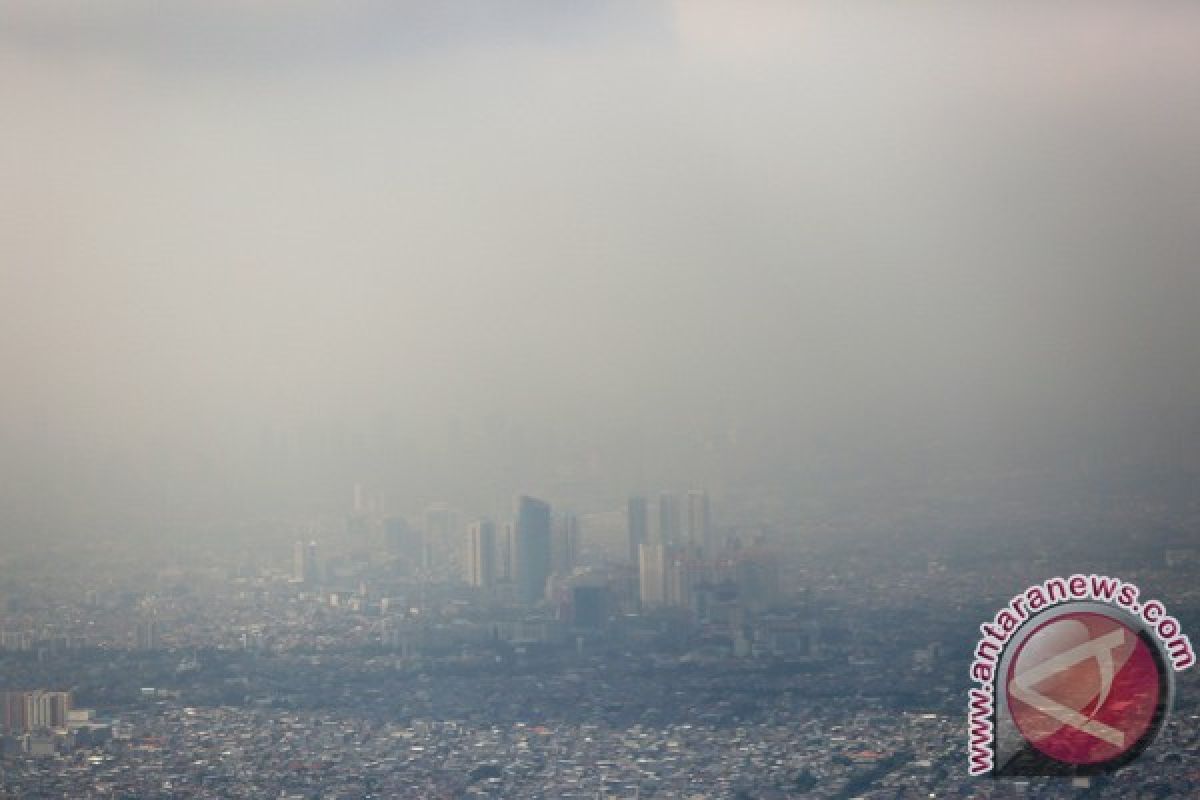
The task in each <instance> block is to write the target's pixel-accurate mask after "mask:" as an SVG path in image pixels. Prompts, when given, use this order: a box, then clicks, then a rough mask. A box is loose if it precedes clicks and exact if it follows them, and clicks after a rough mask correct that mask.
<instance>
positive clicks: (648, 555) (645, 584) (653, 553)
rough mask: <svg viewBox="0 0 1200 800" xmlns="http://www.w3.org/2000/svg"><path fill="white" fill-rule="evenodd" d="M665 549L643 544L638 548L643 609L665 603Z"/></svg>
mask: <svg viewBox="0 0 1200 800" xmlns="http://www.w3.org/2000/svg"><path fill="white" fill-rule="evenodd" d="M666 567H667V548H666V546H665V545H662V544H643V545H642V546H641V547H639V548H638V577H639V579H640V582H639V588H640V596H641V601H642V608H643V609H652V608H659V607H661V606H663V605H666V602H667V574H666Z"/></svg>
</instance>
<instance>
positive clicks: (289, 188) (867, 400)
mask: <svg viewBox="0 0 1200 800" xmlns="http://www.w3.org/2000/svg"><path fill="white" fill-rule="evenodd" d="M1197 41H1200V7H1197V6H1195V5H1194V4H1188V3H1175V4H1172V3H1163V4H1154V5H1150V4H1123V3H1103V2H1102V3H1093V4H1088V5H1086V6H1085V5H1075V4H1071V5H1062V6H1059V5H1055V4H1046V3H1037V4H1021V3H1013V4H996V5H995V6H994V7H992V8H990V9H984V8H977V7H975V6H974V5H971V6H969V7H968V6H966V5H964V4H950V3H947V4H936V3H928V4H903V5H901V4H878V5H872V4H862V5H856V6H855V8H853V9H847V8H843V7H842V4H803V3H795V2H757V3H746V2H739V3H733V2H716V0H680V2H675V3H667V2H662V3H659V2H641V3H633V2H628V3H625V2H595V3H584V2H565V3H535V2H525V1H524V0H522V1H521V2H514V3H505V4H495V3H484V2H479V3H455V2H449V3H440V2H439V3H433V2H428V3H390V2H387V3H385V2H374V1H372V0H361V1H360V2H338V3H318V2H306V1H302V2H294V3H282V2H233V0H206V1H205V2H199V0H197V1H196V2H179V3H172V4H169V5H163V4H160V3H152V2H134V1H133V0H113V1H112V2H106V3H89V2H57V1H54V0H52V1H51V2H44V1H41V0H39V2H10V3H6V4H5V6H4V8H3V10H2V11H0V97H2V98H3V100H4V104H3V107H4V121H3V124H2V125H0V374H2V375H3V376H4V391H3V392H0V442H2V443H3V445H4V446H3V450H2V451H0V471H2V472H0V474H2V476H3V477H4V482H3V483H4V486H5V488H4V490H3V491H4V492H5V494H6V498H5V499H6V503H5V506H6V508H7V511H6V512H5V514H6V515H7V516H6V518H5V520H4V522H5V527H6V529H7V531H8V532H9V533H10V534H13V533H15V534H16V535H21V534H22V532H23V531H26V530H30V529H31V528H32V527H37V528H38V529H40V530H43V531H60V530H61V531H64V532H69V531H70V530H71V529H72V528H73V527H74V528H78V527H79V526H80V525H81V524H84V523H82V522H81V520H82V521H85V522H86V524H95V525H100V526H104V525H110V526H113V525H120V524H131V525H132V524H144V523H145V519H147V518H149V517H146V516H145V515H139V514H136V513H134V516H135V517H137V520H140V522H139V521H136V520H133V518H132V517H127V516H122V515H123V514H124V515H128V514H130V513H133V512H131V511H130V509H131V508H140V507H144V506H146V505H147V504H149V505H152V506H154V507H155V508H156V509H157V511H155V512H154V513H155V514H159V515H160V516H161V515H166V516H180V515H187V514H203V513H207V512H208V511H210V510H211V509H213V508H216V507H220V508H226V509H228V508H234V509H239V510H242V511H247V512H253V513H272V509H273V508H276V507H278V508H280V509H283V508H285V507H290V506H291V505H294V504H295V502H296V498H297V497H308V496H310V495H311V494H312V493H313V491H314V487H321V489H320V491H321V492H326V493H327V494H326V495H324V496H325V497H338V498H341V497H346V496H348V494H347V492H348V489H347V488H346V487H347V482H348V481H352V480H354V479H361V480H365V481H367V482H370V483H374V484H378V485H379V486H380V488H384V489H386V490H387V491H388V492H389V494H390V495H391V496H393V497H395V498H398V499H397V500H396V502H397V503H398V504H400V505H404V504H415V505H419V504H420V503H423V502H426V501H427V500H429V499H433V498H434V497H437V496H439V495H445V496H447V497H450V498H451V499H454V498H456V497H460V498H464V501H468V502H475V503H476V504H477V505H481V506H486V505H487V504H489V503H491V502H492V501H493V498H498V497H501V496H504V495H505V494H507V493H508V492H510V491H513V490H516V489H522V490H526V491H531V492H543V493H553V492H555V491H562V492H566V493H568V494H570V493H575V494H576V495H578V497H579V498H581V499H580V502H585V501H586V497H585V493H584V490H582V489H580V488H579V486H580V485H581V484H589V483H593V484H596V486H595V492H596V493H597V495H596V497H597V498H599V497H605V498H607V497H609V496H610V495H611V496H615V495H616V494H619V493H620V492H621V491H626V490H629V489H634V488H637V487H639V486H643V485H644V486H645V487H646V488H648V489H652V490H653V489H656V488H657V487H658V486H660V485H686V484H690V483H699V482H706V483H712V484H716V485H717V486H719V487H725V488H729V489H731V488H732V487H734V486H735V485H737V484H739V483H745V482H750V483H754V482H763V481H766V482H768V483H770V482H772V481H774V485H775V487H776V488H777V489H779V490H780V491H788V490H790V489H791V487H790V485H789V483H788V481H791V480H806V481H810V480H811V481H818V482H819V481H820V480H825V479H830V480H832V479H833V477H837V478H838V479H841V478H842V477H844V476H845V474H846V472H847V471H848V472H850V473H857V472H860V471H861V472H863V473H872V471H875V472H878V473H879V474H880V475H881V476H883V477H880V480H886V479H887V478H886V476H887V475H892V474H894V473H892V472H889V471H888V470H886V469H884V470H882V471H880V470H881V468H880V466H879V465H880V464H885V463H886V464H897V465H900V466H897V467H896V468H895V469H896V470H897V471H898V472H904V471H905V470H908V471H910V472H911V471H912V470H913V469H915V470H916V471H917V472H920V473H922V474H926V473H929V474H932V473H935V472H938V471H941V470H946V469H949V467H948V466H947V465H949V464H954V465H956V466H955V467H954V468H955V469H958V468H959V467H961V466H962V465H963V464H967V465H969V467H970V468H971V469H978V470H984V471H986V470H989V469H997V470H1001V469H1011V468H1012V467H1013V465H1014V464H1025V465H1029V464H1033V465H1038V464H1043V465H1047V468H1049V466H1048V465H1058V464H1061V463H1063V461H1062V459H1063V458H1064V453H1065V454H1066V459H1067V461H1068V462H1071V463H1075V462H1074V461H1072V459H1073V458H1074V457H1075V455H1076V454H1080V453H1088V454H1089V455H1088V456H1087V457H1088V458H1091V459H1098V460H1100V461H1104V460H1107V459H1114V460H1117V461H1120V462H1121V463H1127V464H1128V465H1130V466H1129V467H1128V468H1129V469H1130V470H1132V471H1133V472H1135V473H1136V472H1138V471H1139V470H1140V471H1142V473H1143V474H1158V473H1157V472H1156V471H1158V470H1164V469H1165V470H1168V471H1170V470H1173V469H1176V468H1182V467H1186V466H1188V465H1192V466H1193V467H1194V456H1193V455H1192V453H1193V452H1194V451H1195V450H1196V448H1195V447H1194V445H1196V444H1200V442H1197V441H1196V436H1195V431H1196V427H1195V425H1196V422H1197V419H1198V415H1197V412H1196V408H1195V406H1196V400H1197V398H1198V397H1200V391H1198V390H1200V348H1198V347H1197V346H1196V345H1197V342H1200V322H1198V320H1200V314H1197V313H1196V312H1197V309H1198V307H1200V302H1198V301H1200V266H1198V264H1197V258H1198V256H1200V231H1198V229H1197V224H1196V223H1197V219H1200V188H1198V187H1200V149H1198V148H1197V147H1196V144H1195V143H1196V142H1197V141H1200V51H1197V49H1196V47H1195V43H1196V42H1197ZM698 459H699V460H698ZM831 459H832V461H831ZM835 462H836V463H838V464H842V463H843V462H846V463H848V464H849V465H850V466H848V467H847V466H844V465H843V466H841V467H839V468H838V470H834V471H833V472H830V471H829V470H828V469H827V467H828V465H829V464H830V463H835ZM835 473H836V475H835ZM1189 474H1194V473H1189ZM764 476H766V477H764ZM772 476H773V477H772ZM797 476H801V477H797ZM831 476H832V477H831ZM481 487H483V488H481ZM564 487H565V488H564ZM318 493H319V492H318ZM230 497H236V498H238V500H237V502H230ZM596 502H600V500H598V499H597V500H596ZM151 517H153V515H151ZM106 520H118V521H116V522H113V521H106Z"/></svg>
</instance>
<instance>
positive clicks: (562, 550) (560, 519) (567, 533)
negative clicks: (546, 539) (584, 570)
mask: <svg viewBox="0 0 1200 800" xmlns="http://www.w3.org/2000/svg"><path fill="white" fill-rule="evenodd" d="M578 556H579V518H578V517H576V516H575V515H574V514H570V513H565V514H561V515H559V516H557V517H555V519H554V533H553V537H552V538H551V540H550V564H551V569H552V571H553V572H554V573H555V574H557V575H569V574H571V571H572V570H573V569H575V564H576V563H577V561H578Z"/></svg>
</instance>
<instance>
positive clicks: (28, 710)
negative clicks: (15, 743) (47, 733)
mask: <svg viewBox="0 0 1200 800" xmlns="http://www.w3.org/2000/svg"><path fill="white" fill-rule="evenodd" d="M70 710H71V693H70V692H52V691H46V690H44V689H35V690H33V691H28V692H0V733H4V734H7V735H13V734H21V733H29V732H30V731H37V730H44V729H49V728H63V727H66V724H67V714H68V712H69V711H70Z"/></svg>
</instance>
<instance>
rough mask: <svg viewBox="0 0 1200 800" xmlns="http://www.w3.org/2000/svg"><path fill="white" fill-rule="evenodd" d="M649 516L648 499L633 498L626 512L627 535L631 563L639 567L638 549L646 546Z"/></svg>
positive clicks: (630, 499)
mask: <svg viewBox="0 0 1200 800" xmlns="http://www.w3.org/2000/svg"><path fill="white" fill-rule="evenodd" d="M648 527H649V514H648V511H647V508H646V498H644V497H631V498H629V504H628V505H627V506H626V510H625V533H626V542H627V545H628V552H629V563H631V564H633V565H634V566H637V563H638V548H640V547H641V546H642V545H643V544H645V543H646V542H647V541H648V539H647V536H646V534H647V528H648Z"/></svg>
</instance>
